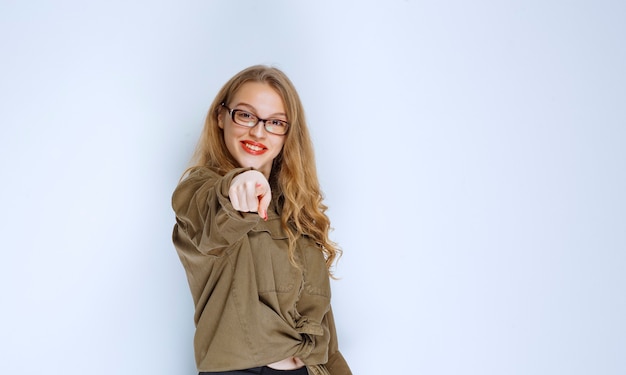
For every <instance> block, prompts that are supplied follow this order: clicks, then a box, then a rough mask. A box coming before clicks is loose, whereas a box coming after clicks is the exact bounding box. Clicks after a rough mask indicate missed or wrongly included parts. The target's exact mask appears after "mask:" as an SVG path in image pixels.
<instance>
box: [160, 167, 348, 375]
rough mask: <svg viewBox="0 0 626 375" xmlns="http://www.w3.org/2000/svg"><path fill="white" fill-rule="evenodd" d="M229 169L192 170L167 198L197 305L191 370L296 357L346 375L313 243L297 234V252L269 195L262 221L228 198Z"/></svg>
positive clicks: (314, 368)
mask: <svg viewBox="0 0 626 375" xmlns="http://www.w3.org/2000/svg"><path fill="white" fill-rule="evenodd" d="M246 170H249V168H248V169H244V168H240V169H235V170H232V171H231V172H229V173H228V174H226V175H225V176H220V175H219V174H217V173H215V172H214V171H212V170H210V169H209V168H199V169H196V170H194V171H192V172H191V173H190V174H189V176H187V177H186V178H185V179H184V180H182V181H181V182H180V183H179V185H178V187H177V188H176V190H175V191H174V194H173V197H172V207H173V209H174V212H175V213H176V225H175V226H174V233H173V242H174V245H175V247H176V250H177V252H178V255H179V257H180V259H181V262H182V264H183V266H184V268H185V271H186V274H187V280H188V282H189V287H190V289H191V294H192V297H193V302H194V304H195V315H194V322H195V325H196V333H195V337H194V349H195V358H196V365H197V367H198V370H199V371H206V372H212V371H228V370H239V369H246V368H252V367H258V366H264V365H267V364H269V363H273V362H276V361H280V360H283V359H285V358H287V357H298V358H300V359H301V360H302V361H303V362H304V363H305V364H306V365H307V367H308V369H309V372H310V373H311V374H332V375H348V374H351V372H350V369H349V368H348V365H347V364H346V362H345V360H344V358H343V356H342V355H341V353H340V352H339V351H338V345H337V338H336V333H335V325H334V321H333V315H332V310H331V306H330V296H331V295H330V283H329V277H328V272H327V268H326V264H325V260H324V256H323V254H322V252H321V251H320V249H319V246H318V245H316V244H315V243H314V241H312V240H311V239H310V238H308V237H306V236H302V237H301V238H300V239H299V240H298V241H297V246H296V249H295V259H296V261H297V263H298V264H299V265H300V266H301V270H300V269H298V268H296V267H294V266H293V265H292V264H291V263H290V261H289V258H288V250H287V249H288V239H287V235H286V233H285V231H284V229H283V228H282V226H281V221H280V217H279V214H278V212H277V210H276V206H275V202H272V204H271V205H270V207H269V209H268V213H267V215H268V217H267V221H264V220H262V219H260V217H259V215H258V214H257V213H243V212H239V211H236V210H235V209H234V208H233V207H232V205H231V203H230V199H229V198H228V189H229V187H230V183H231V181H232V179H233V177H234V176H236V175H237V174H239V173H242V172H244V171H246Z"/></svg>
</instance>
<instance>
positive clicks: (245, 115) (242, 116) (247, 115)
mask: <svg viewBox="0 0 626 375" xmlns="http://www.w3.org/2000/svg"><path fill="white" fill-rule="evenodd" d="M237 117H239V118H240V119H242V120H250V119H252V118H254V115H253V114H252V113H248V112H243V111H238V112H237Z"/></svg>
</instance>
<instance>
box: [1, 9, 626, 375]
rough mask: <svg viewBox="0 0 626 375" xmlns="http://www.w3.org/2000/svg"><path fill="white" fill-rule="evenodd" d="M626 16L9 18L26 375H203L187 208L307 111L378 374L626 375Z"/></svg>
mask: <svg viewBox="0 0 626 375" xmlns="http://www.w3.org/2000/svg"><path fill="white" fill-rule="evenodd" d="M625 19H626V3H624V2H622V1H617V0H615V1H607V0H598V1H559V0H542V1H536V0H529V1H523V2H522V1H520V2H505V1H495V0H478V1H460V0H450V1H428V0H421V1H420V0H406V1H402V0H379V1H314V2H313V1H309V2H307V1H242V0H230V1H210V0H188V1H167V0H150V1H120V0H116V1H78V0H73V1H72V0H56V1H36V0H32V1H17V0H13V1H11V0H2V1H0V126H1V128H0V150H1V152H2V157H1V158H0V173H1V176H2V182H1V184H0V192H1V194H0V210H1V211H0V212H1V213H2V214H1V216H0V217H1V218H0V236H1V238H2V242H1V245H0V246H1V260H0V293H1V294H0V298H1V300H2V303H1V308H0V340H1V341H0V373H2V374H39V373H46V374H116V375H125V374H128V375H130V374H154V375H157V374H163V375H165V374H168V375H171V374H180V375H185V374H187V375H189V374H194V372H195V366H194V363H193V351H192V335H193V321H192V318H193V306H192V301H191V296H190V293H189V291H188V288H187V282H186V279H185V275H184V272H183V269H182V266H181V264H180V261H179V260H178V258H177V256H176V253H175V251H174V248H173V246H172V244H171V241H170V236H171V230H172V226H173V224H174V217H173V213H172V211H171V208H170V197H171V192H172V190H173V189H174V187H175V185H176V183H177V181H178V178H179V177H180V174H181V173H182V171H183V170H184V168H185V167H186V165H187V162H188V159H189V157H190V155H191V152H192V149H193V147H194V145H195V143H196V140H197V137H198V135H199V132H200V129H201V127H202V123H203V120H204V117H205V114H206V110H207V108H208V106H209V104H210V102H211V100H212V99H213V97H214V95H215V94H216V92H217V91H218V89H219V88H220V87H221V85H222V84H224V83H225V81H226V80H227V79H228V78H230V77H231V76H232V75H233V74H235V73H236V72H238V71H239V70H241V69H243V68H245V67H247V66H249V65H252V64H257V63H262V64H270V65H274V66H277V67H279V68H281V69H283V70H284V71H285V72H286V73H287V74H288V75H289V76H290V77H291V79H292V80H293V82H294V84H295V85H296V87H297V89H298V90H299V92H300V95H301V97H302V100H303V102H304V105H305V108H306V111H307V117H308V120H309V124H310V127H311V132H312V135H313V138H314V142H315V147H316V160H317V166H318V171H319V176H320V180H321V183H322V187H323V190H324V193H325V197H326V203H327V205H328V206H329V207H330V209H329V211H328V214H329V216H330V217H331V220H332V224H333V227H334V228H335V230H334V232H333V233H332V238H333V239H334V240H335V241H337V242H338V243H339V244H340V245H341V247H342V248H343V250H344V256H343V258H342V259H341V261H340V262H339V264H338V266H337V268H336V273H337V275H338V276H339V277H340V278H341V280H339V281H336V282H333V283H332V287H333V304H334V310H335V314H336V318H337V324H338V327H339V339H340V346H341V350H342V351H343V352H344V354H345V356H346V358H347V359H348V361H349V362H350V364H351V366H352V369H353V371H354V373H355V374H359V375H368V374H371V375H374V374H432V375H444V374H445V375H448V374H450V375H452V374H477V375H486V374H494V375H495V374H546V375H547V374H605V375H609V374H615V375H617V374H624V373H626V359H625V358H626V356H625V354H626V319H625V318H624V317H626V214H625V212H626V197H625V192H626V74H625V67H626V43H624V37H625V36H626V22H624V20H625Z"/></svg>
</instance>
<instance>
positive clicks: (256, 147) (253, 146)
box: [241, 141, 267, 155]
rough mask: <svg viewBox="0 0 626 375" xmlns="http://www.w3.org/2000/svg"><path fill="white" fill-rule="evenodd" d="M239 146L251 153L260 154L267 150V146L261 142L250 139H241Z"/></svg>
mask: <svg viewBox="0 0 626 375" xmlns="http://www.w3.org/2000/svg"><path fill="white" fill-rule="evenodd" d="M241 147H242V148H243V150H244V151H245V152H247V153H249V154H251V155H261V154H263V153H265V152H266V151H267V147H265V145H264V144H263V143H257V142H252V141H241Z"/></svg>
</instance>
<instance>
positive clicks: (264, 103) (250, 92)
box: [218, 82, 287, 178]
mask: <svg viewBox="0 0 626 375" xmlns="http://www.w3.org/2000/svg"><path fill="white" fill-rule="evenodd" d="M225 104H226V105H227V106H228V107H229V108H230V109H240V110H244V111H246V112H250V113H252V114H253V115H255V116H257V117H258V118H261V119H278V120H283V121H287V114H286V112H285V107H284V105H283V100H282V98H281V97H280V95H278V93H277V92H276V91H275V90H274V89H273V88H272V87H271V86H270V85H268V84H267V83H262V82H247V83H245V84H243V86H241V88H240V89H239V90H238V91H237V92H236V93H235V95H234V96H233V98H232V100H231V101H230V102H229V103H225ZM218 125H219V127H220V128H222V129H223V130H224V142H225V143H226V148H227V149H228V151H229V152H230V154H231V155H232V156H233V158H234V159H235V160H236V161H237V163H239V166H241V167H252V168H254V169H256V170H258V171H260V172H261V173H263V174H264V175H265V177H266V178H269V176H270V172H271V170H272V161H273V160H274V158H276V156H278V154H279V153H280V151H281V150H282V148H283V144H284V143H285V136H284V135H276V134H272V133H268V132H267V130H265V127H264V123H263V122H262V121H260V122H259V123H257V124H256V125H255V126H254V127H252V128H249V127H246V126H241V125H237V124H235V123H234V122H233V120H232V118H231V116H230V114H229V113H228V111H227V110H226V108H224V109H223V110H222V112H221V114H220V115H219V117H218Z"/></svg>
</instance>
